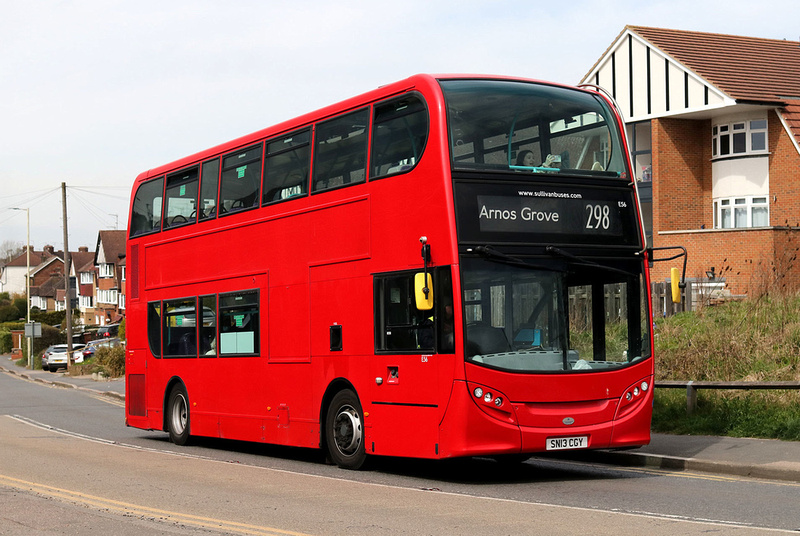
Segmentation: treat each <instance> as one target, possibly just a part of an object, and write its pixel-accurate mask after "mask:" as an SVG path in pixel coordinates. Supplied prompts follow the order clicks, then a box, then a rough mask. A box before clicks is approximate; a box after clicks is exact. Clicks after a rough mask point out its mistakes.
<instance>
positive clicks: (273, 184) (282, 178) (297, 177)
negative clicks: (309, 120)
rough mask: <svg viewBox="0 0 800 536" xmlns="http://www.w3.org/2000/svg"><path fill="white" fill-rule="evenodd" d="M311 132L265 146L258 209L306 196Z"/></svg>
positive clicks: (291, 135) (283, 138)
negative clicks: (265, 152) (262, 184)
mask: <svg viewBox="0 0 800 536" xmlns="http://www.w3.org/2000/svg"><path fill="white" fill-rule="evenodd" d="M310 167H311V131H309V130H304V131H302V132H295V133H294V134H290V135H288V136H283V137H282V138H279V139H277V140H274V141H271V142H267V156H266V158H265V161H264V188H263V189H262V192H263V194H262V195H263V197H262V199H261V204H262V205H267V204H269V203H275V202H278V201H283V200H284V199H289V198H291V197H298V196H303V195H306V194H308V170H309V168H310Z"/></svg>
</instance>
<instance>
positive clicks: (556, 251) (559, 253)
mask: <svg viewBox="0 0 800 536" xmlns="http://www.w3.org/2000/svg"><path fill="white" fill-rule="evenodd" d="M544 250H545V251H546V252H547V253H549V254H550V255H553V256H554V257H562V258H564V259H568V260H571V261H572V262H573V263H574V264H577V265H579V266H592V267H594V268H601V269H603V270H606V271H609V272H616V273H618V274H624V275H627V276H632V275H636V274H635V273H634V272H628V271H627V270H622V269H620V268H614V267H613V266H608V265H606V264H600V263H599V262H595V261H592V260H589V259H582V258H581V257H578V256H577V255H573V254H572V253H569V252H568V251H564V250H563V249H560V248H557V247H555V246H547V247H545V248H544Z"/></svg>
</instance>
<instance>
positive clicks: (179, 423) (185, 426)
mask: <svg viewBox="0 0 800 536" xmlns="http://www.w3.org/2000/svg"><path fill="white" fill-rule="evenodd" d="M167 431H168V432H169V439H170V441H172V442H173V443H175V444H176V445H186V444H187V443H189V397H188V395H187V394H186V387H184V386H183V384H177V385H176V386H175V387H173V388H172V390H171V391H170V393H169V399H168V403H167Z"/></svg>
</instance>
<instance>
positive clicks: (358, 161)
mask: <svg viewBox="0 0 800 536" xmlns="http://www.w3.org/2000/svg"><path fill="white" fill-rule="evenodd" d="M368 123H369V109H367V108H364V109H363V110H359V111H357V112H354V113H351V114H348V115H345V116H342V117H337V118H336V119H332V120H330V121H327V122H325V123H320V124H319V125H318V126H317V131H316V135H315V141H314V146H315V148H314V181H313V183H312V188H313V190H314V191H315V192H317V191H320V190H327V189H331V188H338V187H340V186H345V185H348V184H355V183H358V182H363V181H364V180H365V178H366V165H367V164H366V161H367V125H368Z"/></svg>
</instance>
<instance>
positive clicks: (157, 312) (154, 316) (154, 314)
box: [147, 302, 161, 357]
mask: <svg viewBox="0 0 800 536" xmlns="http://www.w3.org/2000/svg"><path fill="white" fill-rule="evenodd" d="M147 341H148V343H149V344H150V352H151V353H152V354H153V356H155V357H161V302H152V303H148V304H147Z"/></svg>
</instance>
